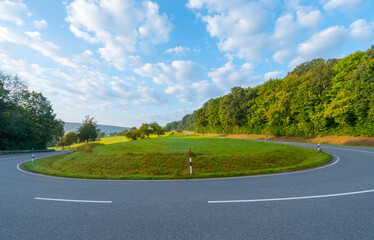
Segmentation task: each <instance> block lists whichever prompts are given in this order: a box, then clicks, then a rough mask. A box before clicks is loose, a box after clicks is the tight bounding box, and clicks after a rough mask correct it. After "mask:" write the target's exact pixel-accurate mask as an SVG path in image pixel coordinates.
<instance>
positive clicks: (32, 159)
mask: <svg viewBox="0 0 374 240" xmlns="http://www.w3.org/2000/svg"><path fill="white" fill-rule="evenodd" d="M34 157H35V156H34V154H33V155H32V157H31V162H33V161H34Z"/></svg>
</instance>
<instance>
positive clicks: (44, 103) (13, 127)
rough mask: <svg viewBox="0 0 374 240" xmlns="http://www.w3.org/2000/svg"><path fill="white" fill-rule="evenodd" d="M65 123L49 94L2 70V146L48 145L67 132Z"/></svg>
mask: <svg viewBox="0 0 374 240" xmlns="http://www.w3.org/2000/svg"><path fill="white" fill-rule="evenodd" d="M63 124H64V123H63V121H61V120H58V119H56V114H54V113H53V109H52V105H51V103H50V102H49V101H48V100H47V98H45V97H44V96H43V95H42V94H41V93H38V92H35V91H29V90H28V89H27V86H26V84H25V83H23V82H22V81H21V79H20V78H18V77H17V76H12V75H8V74H5V73H3V72H1V71H0V150H13V149H17V150H20V149H32V148H34V149H45V148H46V147H47V144H48V142H56V141H57V140H58V139H60V138H61V137H62V136H63V134H64V130H63Z"/></svg>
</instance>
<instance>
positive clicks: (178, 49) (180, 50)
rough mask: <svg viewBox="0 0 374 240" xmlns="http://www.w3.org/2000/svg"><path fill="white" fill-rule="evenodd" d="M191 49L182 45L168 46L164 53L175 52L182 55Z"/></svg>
mask: <svg viewBox="0 0 374 240" xmlns="http://www.w3.org/2000/svg"><path fill="white" fill-rule="evenodd" d="M190 50H191V49H190V48H188V47H182V46H178V47H175V48H169V49H166V50H165V53H176V54H182V55H185V54H186V52H189V51H190Z"/></svg>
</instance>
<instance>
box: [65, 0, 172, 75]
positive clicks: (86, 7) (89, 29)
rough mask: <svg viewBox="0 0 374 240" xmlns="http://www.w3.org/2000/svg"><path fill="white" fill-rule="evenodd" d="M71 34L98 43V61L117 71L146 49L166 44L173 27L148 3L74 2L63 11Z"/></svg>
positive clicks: (130, 1)
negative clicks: (111, 66) (106, 63)
mask: <svg viewBox="0 0 374 240" xmlns="http://www.w3.org/2000/svg"><path fill="white" fill-rule="evenodd" d="M66 10H67V13H68V16H67V17H66V21H67V22H69V23H70V30H71V32H72V33H73V34H74V35H75V36H76V37H78V38H81V39H84V40H86V41H88V42H90V43H100V44H102V45H103V46H102V47H100V48H99V49H98V52H99V53H100V55H101V57H102V58H103V59H104V60H106V61H107V62H108V63H110V64H112V65H113V66H115V67H116V68H117V69H119V70H123V69H125V67H126V66H127V64H129V62H131V61H132V60H133V59H136V58H137V56H134V55H135V53H136V52H137V51H139V50H141V49H145V48H147V46H149V45H155V44H159V43H163V42H167V41H168V40H169V33H170V31H171V29H172V24H171V23H170V22H169V20H168V18H167V16H166V14H159V7H158V5H157V4H156V3H154V2H151V1H142V2H138V1H134V0H122V1H120V0H98V1H89V0H75V1H73V2H72V3H70V4H69V5H68V6H67V7H66Z"/></svg>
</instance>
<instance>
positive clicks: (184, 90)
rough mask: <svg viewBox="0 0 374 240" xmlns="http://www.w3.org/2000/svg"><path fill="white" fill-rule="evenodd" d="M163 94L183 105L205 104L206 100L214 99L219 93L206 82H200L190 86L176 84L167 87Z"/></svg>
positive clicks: (188, 84) (189, 84)
mask: <svg viewBox="0 0 374 240" xmlns="http://www.w3.org/2000/svg"><path fill="white" fill-rule="evenodd" d="M165 93H166V94H168V95H170V96H173V97H176V98H177V99H179V101H181V102H183V103H189V104H194V103H196V101H200V102H201V101H202V102H205V101H206V100H207V99H208V98H212V97H216V96H217V95H218V94H220V93H221V91H220V90H218V89H217V88H216V87H215V86H214V85H213V84H211V83H209V82H208V81H201V82H196V83H192V84H191V83H178V84H176V85H174V86H170V87H168V88H167V89H166V90H165Z"/></svg>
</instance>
